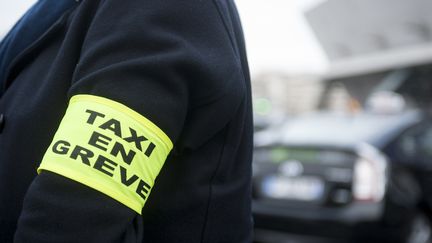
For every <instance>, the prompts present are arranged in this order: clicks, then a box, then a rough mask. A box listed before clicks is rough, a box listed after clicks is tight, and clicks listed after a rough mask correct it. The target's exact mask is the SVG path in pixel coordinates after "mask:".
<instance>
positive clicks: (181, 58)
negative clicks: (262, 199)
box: [0, 0, 252, 243]
mask: <svg viewBox="0 0 432 243" xmlns="http://www.w3.org/2000/svg"><path fill="white" fill-rule="evenodd" d="M0 85H1V86H0V117H3V118H2V119H0V123H1V124H0V227H1V229H2V230H1V231H0V242H12V241H13V239H14V240H15V242H149V243H158V242H169V243H172V242H184V243H194V242H206V243H207V242H208V243H213V242H221V243H222V242H226V243H237V242H238V243H245V242H251V241H252V240H251V235H252V234H251V232H252V220H251V208H250V204H251V180H250V177H251V151H252V116H251V97H250V77H249V73H248V65H247V60H246V53H245V49H244V40H243V33H242V30H241V26H240V20H239V17H238V14H237V11H236V8H235V5H234V3H233V1H232V0H205V1H203V0H188V1H175V0H148V1H138V0H125V1H117V0H82V1H75V0H62V1H58V0H39V1H38V2H37V3H36V4H35V5H34V6H33V7H32V8H31V9H30V10H29V11H28V12H27V13H26V14H25V15H24V16H23V17H22V18H21V20H20V21H19V22H18V23H17V24H16V25H15V26H14V28H13V29H12V30H11V31H10V33H9V34H8V35H7V36H6V37H5V38H4V39H3V40H2V42H1V44H0ZM77 94H90V95H96V96H102V97H106V98H109V99H111V100H115V101H118V102H120V103H122V104H125V105H127V106H128V107H130V108H131V109H133V110H135V111H137V112H138V113H140V114H142V115H143V116H145V117H146V118H148V119H150V120H151V121H152V122H153V123H155V124H157V125H158V126H159V127H160V128H161V129H162V130H163V131H164V132H165V133H166V134H167V135H168V136H169V137H170V139H171V140H172V141H173V142H174V149H173V150H172V151H171V153H170V154H169V156H168V158H167V160H166V162H165V165H164V167H163V168H162V171H161V172H160V174H159V176H158V178H157V180H156V182H155V186H154V188H153V189H152V193H151V195H150V197H149V199H148V201H147V203H146V205H145V207H144V208H143V210H142V215H139V214H137V213H136V212H134V211H133V210H131V209H129V208H127V207H125V206H124V205H122V204H121V203H119V202H117V201H115V200H113V199H112V198H110V197H108V196H106V195H104V194H101V193H99V192H97V191H96V190H93V189H91V188H89V187H86V186H84V185H82V184H80V183H77V182H74V181H72V180H69V179H67V178H65V177H62V176H60V175H57V174H54V173H50V172H45V171H44V172H42V173H41V174H39V175H37V173H36V168H37V167H38V165H39V163H40V162H41V159H42V157H43V155H44V153H45V151H46V149H47V148H48V146H49V144H50V142H51V141H52V138H53V135H54V133H55V132H56V130H57V128H58V126H59V124H60V121H61V119H62V117H63V115H64V113H65V110H66V108H67V106H68V101H69V99H70V97H72V96H74V95H77Z"/></svg>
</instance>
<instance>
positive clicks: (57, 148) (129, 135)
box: [38, 95, 173, 214]
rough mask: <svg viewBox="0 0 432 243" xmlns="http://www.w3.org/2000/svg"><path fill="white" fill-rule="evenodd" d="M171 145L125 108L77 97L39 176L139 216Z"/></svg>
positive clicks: (113, 102) (134, 113)
mask: <svg viewBox="0 0 432 243" xmlns="http://www.w3.org/2000/svg"><path fill="white" fill-rule="evenodd" d="M172 146H173V145H172V142H171V140H170V139H169V138H168V136H167V135H166V134H165V133H164V132H163V131H162V130H160V129H159V128H158V127H157V126H156V125H155V124H153V123H152V122H151V121H149V120H147V119H146V118H145V117H143V116H142V115H140V114H138V113H137V112H135V111H133V110H131V109H129V108H128V107H126V106H124V105H122V104H120V103H118V102H115V101H112V100H109V99H106V98H102V97H98V96H93V95H76V96H74V97H72V99H71V100H70V103H69V107H68V109H67V111H66V114H65V116H64V117H63V120H62V122H61V124H60V126H59V128H58V130H57V132H56V134H55V136H54V139H53V142H52V143H51V145H50V147H49V148H48V150H47V152H46V153H45V156H44V158H43V160H42V163H41V165H40V167H39V168H38V173H40V172H41V171H43V170H46V171H51V172H54V173H56V174H59V175H62V176H64V177H67V178H69V179H72V180H74V181H77V182H80V183H82V184H84V185H86V186H88V187H91V188H93V189H95V190H98V191H100V192H102V193H104V194H106V195H108V196H109V197H111V198H113V199H115V200H117V201H119V202H120V203H122V204H124V205H125V206H127V207H129V208H131V209H133V210H134V211H136V212H137V213H139V214H141V210H142V208H143V207H144V204H145V202H146V200H147V198H148V195H149V193H150V191H151V189H152V187H153V185H154V181H155V179H156V176H157V175H158V174H159V171H160V170H161V168H162V165H163V164H164V162H165V160H166V158H167V156H168V153H169V152H170V150H171V149H172Z"/></svg>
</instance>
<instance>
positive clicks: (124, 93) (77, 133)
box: [15, 0, 238, 242]
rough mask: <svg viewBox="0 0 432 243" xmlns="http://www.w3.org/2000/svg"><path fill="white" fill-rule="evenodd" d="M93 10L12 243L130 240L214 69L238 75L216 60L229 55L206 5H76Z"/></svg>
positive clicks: (215, 84) (216, 76)
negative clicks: (65, 101)
mask: <svg viewBox="0 0 432 243" xmlns="http://www.w3.org/2000/svg"><path fill="white" fill-rule="evenodd" d="M97 4H99V5H98V6H97V9H96V12H95V14H94V16H93V18H92V20H91V22H90V25H89V27H88V29H86V30H85V31H86V33H85V38H84V41H83V44H82V52H81V57H80V60H79V61H78V64H77V66H76V70H75V73H74V77H73V80H72V84H71V88H70V91H69V96H70V102H69V108H68V110H67V111H66V113H65V117H64V119H63V121H62V122H61V124H60V125H59V129H58V131H57V133H56V135H55V137H54V138H53V141H52V144H51V145H50V147H49V148H47V153H46V154H45V157H44V159H43V162H42V164H41V167H40V168H39V175H38V176H37V177H36V179H35V180H34V182H33V183H32V185H31V187H30V188H29V191H28V193H27V195H26V199H25V202H24V208H23V212H22V215H21V217H20V220H19V223H18V230H17V232H16V235H15V240H16V241H17V242H119V241H123V242H135V241H139V239H140V238H141V237H142V235H141V233H140V232H141V231H140V227H141V225H140V224H141V221H140V217H141V215H140V213H141V212H140V207H144V206H145V201H146V199H147V198H148V196H149V194H150V191H151V187H152V185H153V183H157V182H155V178H156V175H157V173H158V172H159V170H160V169H161V168H162V165H163V163H164V162H165V159H166V156H167V155H168V153H169V151H170V149H171V147H172V144H170V143H174V144H175V143H176V141H177V140H178V138H179V137H180V134H181V132H182V127H183V124H184V123H185V120H186V116H187V111H188V109H189V107H190V106H192V105H194V104H199V103H201V102H202V103H205V102H206V99H211V98H213V97H214V96H215V95H217V93H218V92H219V91H220V90H221V86H222V85H223V82H222V81H223V75H222V74H221V73H220V70H221V69H223V70H224V71H225V72H227V73H229V72H231V71H232V72H236V70H237V68H238V67H230V66H227V65H226V63H225V62H224V60H225V57H226V56H230V57H231V56H232V55H234V52H233V49H232V46H231V44H230V41H229V37H228V35H227V33H226V32H225V31H226V30H225V29H224V26H223V24H222V22H221V21H220V19H219V18H220V16H219V15H218V13H217V11H216V9H215V6H214V5H213V2H212V1H200V0H191V1H180V2H179V1H175V0H162V1H161V0H150V1H138V0H127V1H116V0H105V1H100V2H99V3H98V2H97V1H84V2H82V3H81V6H80V8H86V7H87V8H90V7H91V6H92V5H97ZM78 11H79V8H78ZM77 16H79V15H77ZM72 24H73V20H72ZM214 70H218V72H215V71H214ZM225 74H226V73H224V75H225ZM143 216H144V217H145V215H143ZM144 237H145V236H144Z"/></svg>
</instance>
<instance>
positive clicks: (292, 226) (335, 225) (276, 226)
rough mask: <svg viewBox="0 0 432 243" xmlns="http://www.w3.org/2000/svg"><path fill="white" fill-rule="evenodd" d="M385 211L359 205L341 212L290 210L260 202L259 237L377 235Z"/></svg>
mask: <svg viewBox="0 0 432 243" xmlns="http://www.w3.org/2000/svg"><path fill="white" fill-rule="evenodd" d="M383 211H384V206H383V204H382V203H356V204H351V205H349V206H345V207H338V208H324V207H318V206H309V207H308V206H304V207H287V206H284V205H280V204H277V203H272V202H257V201H255V202H254V203H253V212H254V219H255V228H256V229H257V233H258V232H279V234H282V235H283V234H285V233H289V234H298V235H315V236H320V237H331V238H339V239H352V238H356V237H358V236H357V235H363V236H366V235H367V234H369V233H370V234H371V235H373V234H375V232H373V231H374V230H376V229H377V227H376V225H377V224H378V222H380V221H381V219H382V217H383V213H384V212H383ZM270 235H275V233H271V234H270ZM261 236H262V233H261Z"/></svg>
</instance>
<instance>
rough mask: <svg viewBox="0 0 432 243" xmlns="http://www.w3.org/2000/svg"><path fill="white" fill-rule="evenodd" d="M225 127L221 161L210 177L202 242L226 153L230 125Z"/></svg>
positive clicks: (220, 155)
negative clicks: (214, 189) (214, 186)
mask: <svg viewBox="0 0 432 243" xmlns="http://www.w3.org/2000/svg"><path fill="white" fill-rule="evenodd" d="M225 129H226V131H225V137H224V139H223V140H224V145H223V146H222V149H221V151H220V154H219V158H218V160H219V161H218V163H217V165H216V168H215V170H214V172H213V174H212V176H211V178H210V184H209V195H208V201H207V208H206V212H205V216H204V225H203V228H202V231H201V241H200V242H201V243H203V242H204V239H205V235H206V231H207V222H208V218H209V211H210V205H211V201H212V195H213V181H214V180H215V178H216V175H217V174H218V171H219V168H220V165H221V164H222V158H223V155H224V154H225V148H226V146H227V143H226V142H227V140H228V135H229V133H228V130H229V125H228V126H226V128H225Z"/></svg>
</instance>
